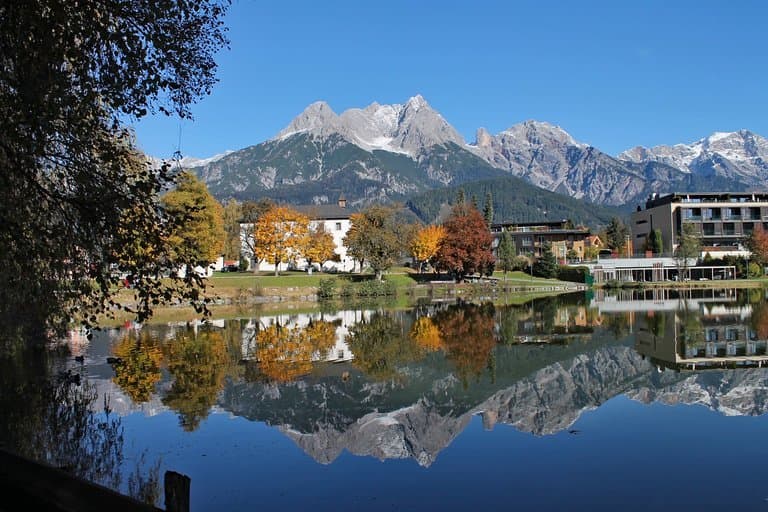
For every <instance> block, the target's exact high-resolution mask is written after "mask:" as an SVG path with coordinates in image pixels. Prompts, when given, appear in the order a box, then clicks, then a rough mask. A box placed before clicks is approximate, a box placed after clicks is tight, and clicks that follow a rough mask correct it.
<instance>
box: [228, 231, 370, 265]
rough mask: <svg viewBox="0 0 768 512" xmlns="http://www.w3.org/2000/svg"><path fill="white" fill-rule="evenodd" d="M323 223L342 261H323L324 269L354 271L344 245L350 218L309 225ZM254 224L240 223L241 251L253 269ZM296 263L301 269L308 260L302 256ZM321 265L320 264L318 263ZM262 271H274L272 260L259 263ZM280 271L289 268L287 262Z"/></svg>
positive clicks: (351, 259)
mask: <svg viewBox="0 0 768 512" xmlns="http://www.w3.org/2000/svg"><path fill="white" fill-rule="evenodd" d="M320 224H322V225H323V227H324V228H325V232H326V233H330V234H331V236H332V237H333V243H334V245H335V249H334V251H335V252H336V254H338V255H339V256H340V261H339V262H336V261H331V260H328V261H326V262H324V263H323V269H324V270H331V271H336V272H352V271H353V270H354V269H355V261H354V259H353V258H351V257H350V256H347V248H346V246H345V245H344V237H345V236H347V232H348V231H349V228H350V226H351V225H352V223H351V221H350V220H349V219H331V220H311V221H310V222H309V225H310V227H311V228H313V229H316V228H317V226H318V225H320ZM252 233H253V224H249V223H244V224H240V253H241V254H242V255H243V256H244V257H245V258H246V259H247V260H248V262H249V263H248V270H251V271H252V270H254V269H253V264H254V262H253V254H252V253H251V249H250V244H249V243H248V242H249V240H252V237H253V234H252ZM296 265H297V267H298V268H300V269H305V268H306V266H307V262H306V260H305V259H303V258H300V259H298V260H297V262H296ZM318 265H319V264H318ZM256 270H258V271H261V272H273V271H274V270H275V265H274V264H273V263H270V262H266V261H262V262H261V263H259V267H258V269H256ZM278 270H280V271H284V270H288V264H287V263H281V264H280V267H279V269H278Z"/></svg>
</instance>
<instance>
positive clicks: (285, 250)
mask: <svg viewBox="0 0 768 512" xmlns="http://www.w3.org/2000/svg"><path fill="white" fill-rule="evenodd" d="M308 234H309V219H308V218H307V217H306V216H305V215H303V214H301V213H299V212H297V211H296V210H294V209H293V208H289V207H287V206H273V207H272V208H270V209H269V210H267V212H266V213H264V214H263V215H261V216H260V217H259V220H257V221H256V223H255V224H254V226H253V240H254V251H253V255H254V257H255V258H256V259H257V261H262V260H266V261H268V262H269V263H272V264H274V265H275V275H278V270H279V268H278V267H279V265H280V264H281V263H287V262H289V261H292V260H294V259H295V258H297V257H298V256H299V255H300V254H301V251H302V250H303V249H304V248H305V247H306V245H307V236H308Z"/></svg>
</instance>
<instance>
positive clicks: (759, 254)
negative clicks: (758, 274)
mask: <svg viewBox="0 0 768 512" xmlns="http://www.w3.org/2000/svg"><path fill="white" fill-rule="evenodd" d="M747 248H748V249H749V250H750V252H751V253H752V260H753V261H754V262H755V263H758V264H759V265H765V264H766V263H768V231H766V230H765V229H763V226H761V225H760V224H757V225H755V230H754V231H752V234H751V235H750V236H749V238H748V239H747Z"/></svg>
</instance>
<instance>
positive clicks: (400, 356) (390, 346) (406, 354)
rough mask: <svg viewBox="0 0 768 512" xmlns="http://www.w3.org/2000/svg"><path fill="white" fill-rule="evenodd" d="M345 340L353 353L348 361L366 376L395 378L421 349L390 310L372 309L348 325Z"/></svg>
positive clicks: (419, 355) (420, 352)
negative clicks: (376, 310) (379, 310)
mask: <svg viewBox="0 0 768 512" xmlns="http://www.w3.org/2000/svg"><path fill="white" fill-rule="evenodd" d="M347 344H348V345H349V348H350V350H352V353H353V354H354V355H355V358H354V360H353V361H352V364H354V365H355V367H356V368H359V369H360V370H361V371H363V372H365V374H366V375H368V376H369V377H373V378H375V379H380V380H385V379H392V378H399V377H400V375H401V367H402V366H405V365H406V364H408V363H410V362H412V361H416V360H417V359H419V358H420V357H421V356H422V349H421V347H419V345H417V344H416V342H415V340H414V339H413V338H411V337H410V336H407V335H406V334H405V333H404V332H403V330H402V329H401V328H400V326H399V322H398V321H397V319H395V318H393V317H392V313H385V312H376V313H373V315H371V317H370V318H369V319H367V320H363V321H362V322H358V323H356V324H355V325H353V326H352V327H351V328H350V329H349V335H348V336H347Z"/></svg>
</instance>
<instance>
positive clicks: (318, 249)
mask: <svg viewBox="0 0 768 512" xmlns="http://www.w3.org/2000/svg"><path fill="white" fill-rule="evenodd" d="M335 249H336V244H335V243H333V235H331V234H330V233H328V232H327V231H326V230H325V226H324V225H323V224H318V225H317V226H316V227H315V228H310V230H309V234H308V235H307V238H306V243H305V245H304V247H303V248H302V251H301V252H302V255H303V256H304V259H306V260H307V272H309V273H310V274H311V273H312V264H313V263H319V264H320V266H322V265H323V263H325V262H326V261H328V260H330V259H332V258H333V256H334V254H336V252H335Z"/></svg>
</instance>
